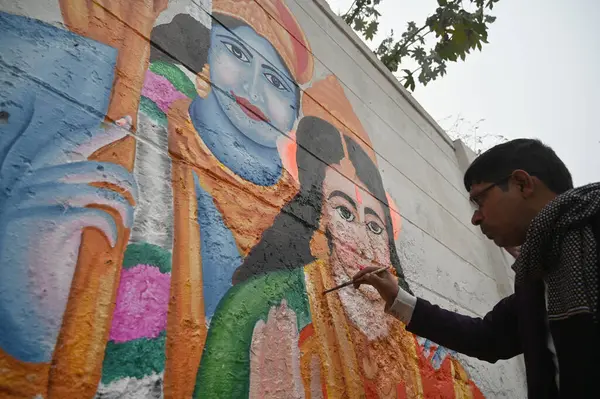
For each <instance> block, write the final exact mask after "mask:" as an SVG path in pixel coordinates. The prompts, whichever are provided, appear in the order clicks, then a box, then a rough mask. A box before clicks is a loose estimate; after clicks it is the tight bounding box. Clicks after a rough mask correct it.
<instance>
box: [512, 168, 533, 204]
mask: <svg viewBox="0 0 600 399" xmlns="http://www.w3.org/2000/svg"><path fill="white" fill-rule="evenodd" d="M512 181H513V184H515V185H516V187H517V189H518V190H519V191H520V192H521V195H522V196H523V198H528V197H530V196H531V195H532V194H533V190H534V187H535V181H534V179H533V176H531V175H530V174H529V173H527V172H525V171H524V170H521V169H517V170H515V171H514V172H513V173H512Z"/></svg>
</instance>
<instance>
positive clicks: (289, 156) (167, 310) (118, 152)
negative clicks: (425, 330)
mask: <svg viewBox="0 0 600 399" xmlns="http://www.w3.org/2000/svg"><path fill="white" fill-rule="evenodd" d="M0 112H2V113H1V114H0V115H1V119H0V188H1V190H0V265H1V267H0V393H1V395H0V396H2V397H11V398H13V397H14V398H22V397H24V398H33V397H44V398H67V397H69V398H91V397H98V398H148V397H156V398H159V397H165V398H187V397H192V396H193V397H203V398H204V397H206V398H229V397H235V398H238V397H252V398H309V397H312V398H322V397H330V398H337V397H348V398H353V397H357V398H358V397H369V398H378V397H381V398H383V397H385V398H390V397H397V398H405V397H408V398H423V397H425V398H429V397H443V398H471V397H475V398H478V397H479V398H480V397H482V396H485V397H507V398H519V397H524V396H525V393H524V392H525V391H524V382H523V381H524V378H523V369H522V364H521V363H520V362H519V360H518V359H515V360H511V361H506V362H498V363H497V364H495V365H490V364H484V363H482V362H479V361H477V360H474V359H470V358H466V357H464V356H461V355H457V354H455V353H452V352H450V351H448V350H446V349H445V348H441V347H438V346H436V345H435V344H434V343H432V342H430V341H427V340H425V339H422V338H420V337H415V336H413V335H411V334H410V333H408V332H406V331H405V329H404V326H403V325H402V324H401V323H399V322H397V321H395V320H393V319H392V318H391V317H389V316H386V315H385V314H384V313H383V311H382V308H383V304H382V303H381V301H380V300H379V298H378V295H377V294H376V293H375V292H373V291H372V290H369V289H368V287H367V288H361V289H360V290H359V291H354V290H353V289H351V288H350V289H345V290H341V291H338V292H336V293H333V294H329V295H327V296H323V295H322V294H321V292H322V290H323V289H325V288H328V287H331V286H333V285H335V284H337V283H339V282H341V281H345V280H346V279H348V278H349V277H350V276H352V275H353V274H354V273H355V272H356V271H358V270H359V268H360V267H363V266H367V265H373V264H374V265H387V266H390V267H393V269H394V270H395V272H396V274H397V275H398V276H399V277H400V281H401V284H403V285H405V286H407V287H410V289H411V290H412V291H413V292H414V293H415V294H417V295H419V296H422V297H424V298H426V299H429V300H432V301H434V302H436V303H438V304H440V305H442V306H444V307H446V308H449V309H452V310H456V311H459V312H462V313H464V314H468V315H473V316H482V315H484V314H485V313H486V312H487V311H488V310H490V309H491V307H492V306H493V305H494V304H495V303H496V302H497V301H498V300H499V299H500V298H501V297H502V296H504V295H507V294H509V293H510V292H511V289H512V288H511V287H512V278H511V277H510V269H509V262H510V261H509V257H507V256H506V254H505V253H503V252H502V251H500V250H499V249H497V248H494V247H493V246H492V245H490V244H489V243H488V242H486V241H485V240H484V238H483V237H482V235H481V234H480V232H479V231H478V230H477V229H475V228H474V227H473V226H471V225H470V223H469V220H470V217H471V213H472V209H471V207H470V205H469V202H468V200H467V195H466V193H465V192H464V188H463V187H462V182H461V178H462V172H463V170H464V168H465V167H466V165H467V164H468V162H469V161H470V158H469V157H470V156H472V154H469V153H468V149H466V148H464V147H463V146H462V145H461V143H452V142H451V141H450V139H449V138H448V137H447V136H446V135H445V133H444V132H442V131H441V129H440V128H439V127H438V126H437V125H436V124H435V122H434V121H433V120H432V119H431V117H430V116H429V115H428V114H427V113H426V112H425V111H424V110H423V109H422V108H421V107H420V106H419V104H417V103H416V101H415V100H414V99H413V98H412V97H411V96H410V94H408V93H407V92H405V91H404V90H403V89H402V88H401V87H400V86H399V85H398V83H397V82H396V80H395V79H394V77H393V76H392V75H391V74H390V73H389V72H388V71H386V70H385V69H384V68H383V67H382V66H381V65H380V64H379V63H378V62H377V60H376V59H375V58H374V57H373V55H372V54H371V53H370V52H369V50H368V49H367V48H366V47H365V46H364V44H362V43H361V42H360V40H359V39H358V38H357V37H356V36H355V35H354V33H352V32H351V31H350V29H349V28H348V27H347V26H345V25H344V24H343V22H342V21H341V20H340V19H339V18H337V17H336V16H335V15H333V13H332V12H331V10H329V8H328V7H327V4H326V3H325V2H324V1H323V0H212V1H210V0H169V1H167V0H153V1H141V0H92V1H88V0H22V1H18V2H16V1H11V0H0Z"/></svg>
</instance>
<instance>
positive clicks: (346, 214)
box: [335, 205, 354, 222]
mask: <svg viewBox="0 0 600 399" xmlns="http://www.w3.org/2000/svg"><path fill="white" fill-rule="evenodd" d="M335 210H336V211H337V213H338V214H339V215H340V216H341V217H342V219H344V220H346V221H348V222H352V221H353V220H354V214H353V213H352V212H350V209H348V208H346V207H345V206H343V205H340V206H338V207H336V208H335Z"/></svg>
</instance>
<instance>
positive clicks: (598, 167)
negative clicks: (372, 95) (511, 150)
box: [328, 0, 600, 185]
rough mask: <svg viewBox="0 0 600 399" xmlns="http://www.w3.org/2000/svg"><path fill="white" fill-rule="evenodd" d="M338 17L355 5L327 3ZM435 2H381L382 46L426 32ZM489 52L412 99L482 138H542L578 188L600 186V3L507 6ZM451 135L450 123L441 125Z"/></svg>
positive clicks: (541, 0) (547, 1)
mask: <svg viewBox="0 0 600 399" xmlns="http://www.w3.org/2000/svg"><path fill="white" fill-rule="evenodd" d="M328 2H329V4H330V7H331V9H332V10H333V11H334V12H338V11H342V12H345V11H347V10H348V8H349V7H350V5H351V4H352V0H328ZM436 7H437V1H436V0H382V3H381V5H380V11H381V13H382V16H381V17H380V27H379V34H378V37H376V38H375V40H374V41H373V43H369V46H370V47H372V48H373V47H374V46H375V45H376V44H379V42H380V41H381V39H382V38H383V37H384V36H385V34H386V33H387V32H389V31H390V29H394V31H395V33H396V34H397V35H399V34H400V33H402V32H403V31H404V30H405V28H406V23H407V22H408V21H411V20H413V21H415V22H416V23H417V26H421V25H422V23H423V22H424V21H425V18H426V16H427V15H428V14H431V13H432V12H433V11H434V10H435V8H436ZM492 15H495V16H496V17H497V18H498V19H497V20H496V22H494V24H492V26H491V28H490V31H489V37H488V40H489V44H488V45H484V47H483V51H482V52H476V53H473V54H471V56H470V57H468V58H467V60H466V61H465V62H458V63H450V64H448V69H447V70H448V74H447V75H446V76H444V77H443V78H438V80H436V81H434V82H432V83H430V84H428V85H427V86H426V87H423V86H419V85H417V89H416V91H415V93H414V94H413V95H414V96H415V98H416V99H417V100H418V101H419V102H420V103H421V105H423V107H424V108H425V109H426V110H427V111H428V112H429V113H430V114H431V115H432V116H433V118H434V119H435V120H437V121H442V120H443V119H444V118H447V117H449V116H453V117H456V116H458V115H461V116H463V117H464V118H465V119H466V120H468V121H472V122H475V121H477V120H479V119H485V121H484V122H482V123H481V124H480V132H483V133H485V132H487V133H490V134H498V135H502V136H505V137H506V138H508V139H513V138H518V137H535V138H539V139H541V140H542V141H543V142H545V143H546V144H548V145H550V146H551V147H552V148H553V149H554V150H555V151H556V152H557V154H558V155H559V156H560V157H561V158H562V160H563V161H564V162H565V163H566V164H567V167H569V169H570V171H571V173H572V175H573V179H574V182H575V185H581V184H585V183H589V182H592V181H600V133H599V132H598V128H597V126H595V120H594V119H593V118H594V116H595V114H594V113H595V112H599V113H600V77H599V74H598V72H599V71H600V31H598V29H597V27H596V24H597V19H598V17H599V16H600V1H598V0H572V1H566V0H500V2H499V3H497V5H496V6H495V7H494V10H493V12H492ZM441 124H442V126H443V127H445V128H448V127H449V125H450V124H451V123H450V124H449V123H448V119H446V122H445V123H441Z"/></svg>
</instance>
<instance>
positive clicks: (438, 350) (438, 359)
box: [420, 338, 456, 370]
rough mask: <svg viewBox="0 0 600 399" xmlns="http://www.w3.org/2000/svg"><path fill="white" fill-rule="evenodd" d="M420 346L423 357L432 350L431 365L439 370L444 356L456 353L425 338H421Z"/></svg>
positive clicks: (427, 355)
mask: <svg viewBox="0 0 600 399" xmlns="http://www.w3.org/2000/svg"><path fill="white" fill-rule="evenodd" d="M420 341H421V340H420ZM421 346H423V355H424V356H425V357H429V355H430V354H431V350H433V351H434V353H433V356H432V357H431V365H432V366H433V368H434V369H436V370H439V368H440V367H441V366H442V363H443V362H444V360H445V359H446V357H448V356H452V355H454V354H455V353H456V352H455V351H452V350H450V349H448V348H445V347H443V346H439V345H438V344H436V343H435V342H432V341H430V340H428V339H426V338H422V342H421Z"/></svg>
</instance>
